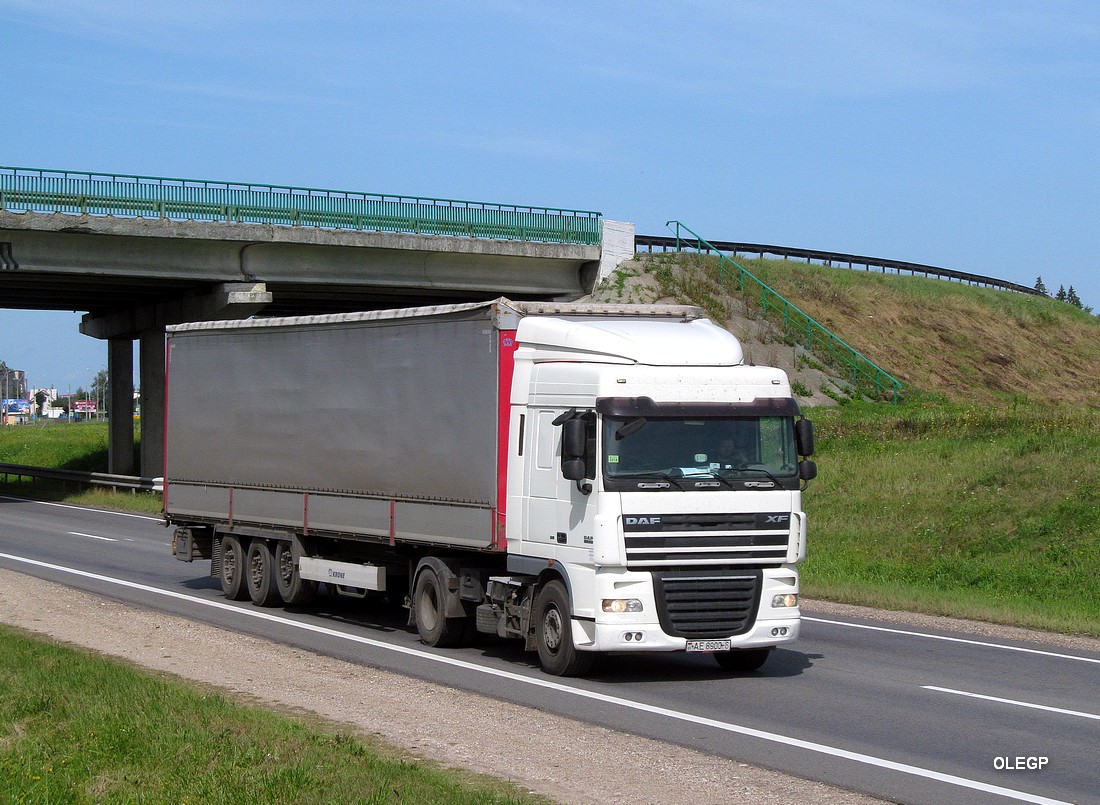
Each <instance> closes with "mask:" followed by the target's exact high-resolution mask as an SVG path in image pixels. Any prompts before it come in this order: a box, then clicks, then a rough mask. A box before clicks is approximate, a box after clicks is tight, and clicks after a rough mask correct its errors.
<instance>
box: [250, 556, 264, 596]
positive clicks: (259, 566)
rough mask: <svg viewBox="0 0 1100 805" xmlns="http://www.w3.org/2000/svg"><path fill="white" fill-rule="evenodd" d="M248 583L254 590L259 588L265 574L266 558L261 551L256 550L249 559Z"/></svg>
mask: <svg viewBox="0 0 1100 805" xmlns="http://www.w3.org/2000/svg"><path fill="white" fill-rule="evenodd" d="M248 569H249V575H248V583H249V584H251V585H252V589H253V590H259V589H260V586H261V582H262V581H263V576H264V560H263V557H262V556H260V552H259V551H254V552H253V553H252V556H251V557H249V561H248Z"/></svg>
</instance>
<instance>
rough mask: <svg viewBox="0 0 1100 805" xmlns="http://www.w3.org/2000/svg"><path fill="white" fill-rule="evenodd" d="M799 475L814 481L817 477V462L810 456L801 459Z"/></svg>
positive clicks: (805, 479)
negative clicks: (809, 457)
mask: <svg viewBox="0 0 1100 805" xmlns="http://www.w3.org/2000/svg"><path fill="white" fill-rule="evenodd" d="M798 477H799V478H800V479H801V480H803V481H812V480H813V479H814V478H816V477H817V463H816V462H814V461H811V460H810V459H808V458H807V459H804V460H802V461H799V462H798Z"/></svg>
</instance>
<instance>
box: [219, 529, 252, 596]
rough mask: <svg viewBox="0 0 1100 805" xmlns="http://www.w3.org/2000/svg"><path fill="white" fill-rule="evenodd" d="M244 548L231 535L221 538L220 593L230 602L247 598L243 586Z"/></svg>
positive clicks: (245, 588) (246, 589)
mask: <svg viewBox="0 0 1100 805" xmlns="http://www.w3.org/2000/svg"><path fill="white" fill-rule="evenodd" d="M244 575H245V568H244V548H242V547H241V541H240V539H238V538H237V537H235V536H233V535H232V534H227V535H225V536H224V537H222V572H221V577H220V581H221V584H222V592H223V593H224V594H225V597H226V598H228V599H229V600H230V601H242V600H244V599H245V598H247V597H248V588H247V587H246V586H245V584H244Z"/></svg>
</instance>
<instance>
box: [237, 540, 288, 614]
mask: <svg viewBox="0 0 1100 805" xmlns="http://www.w3.org/2000/svg"><path fill="white" fill-rule="evenodd" d="M246 570H247V572H246V573H245V578H246V579H247V580H248V597H249V598H251V599H252V603H253V604H255V605H256V606H258V607H270V606H274V605H275V604H278V603H279V600H280V599H279V590H278V588H277V587H276V586H275V557H274V556H272V554H271V546H270V545H268V544H267V540H263V539H254V540H252V542H250V543H249V545H248V563H247V565H246Z"/></svg>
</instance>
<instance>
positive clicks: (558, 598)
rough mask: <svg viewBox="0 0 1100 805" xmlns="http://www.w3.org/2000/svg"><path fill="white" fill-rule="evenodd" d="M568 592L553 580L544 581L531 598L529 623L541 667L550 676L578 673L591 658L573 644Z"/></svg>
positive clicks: (587, 664)
mask: <svg viewBox="0 0 1100 805" xmlns="http://www.w3.org/2000/svg"><path fill="white" fill-rule="evenodd" d="M571 611H572V610H571V608H570V605H569V593H568V591H567V590H566V589H565V585H564V584H562V583H561V582H560V581H557V580H556V579H555V580H554V581H550V582H547V583H546V585H545V586H544V587H543V588H542V589H541V590H540V591H539V594H538V598H537V599H536V600H535V617H534V622H533V626H534V629H535V640H536V642H537V644H538V648H539V663H540V664H541V665H542V670H544V671H546V673H548V674H553V675H554V676H582V675H583V674H585V673H586V672H587V671H588V670H589V669H590V668H591V667H592V662H593V660H594V659H595V657H594V656H593V655H592V654H591V653H588V652H582V651H577V649H576V647H575V646H574V645H573V627H572V623H571V621H572V618H571V616H570V612H571Z"/></svg>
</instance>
